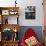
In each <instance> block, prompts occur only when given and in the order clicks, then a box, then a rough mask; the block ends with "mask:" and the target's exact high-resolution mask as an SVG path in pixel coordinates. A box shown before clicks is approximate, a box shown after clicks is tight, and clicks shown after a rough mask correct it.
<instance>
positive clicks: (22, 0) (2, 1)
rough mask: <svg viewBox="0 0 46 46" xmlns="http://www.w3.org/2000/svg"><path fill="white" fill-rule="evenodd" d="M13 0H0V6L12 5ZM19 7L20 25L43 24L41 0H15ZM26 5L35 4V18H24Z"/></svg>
mask: <svg viewBox="0 0 46 46" xmlns="http://www.w3.org/2000/svg"><path fill="white" fill-rule="evenodd" d="M14 1H15V0H0V6H2V7H4V6H14V5H15V3H14ZM17 3H18V5H17V6H19V7H20V10H19V15H20V16H19V24H20V25H21V26H43V6H42V0H17ZM26 6H36V19H35V20H31V19H30V20H26V19H25V7H26Z"/></svg>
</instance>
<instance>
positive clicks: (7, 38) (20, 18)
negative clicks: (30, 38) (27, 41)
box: [0, 0, 46, 46]
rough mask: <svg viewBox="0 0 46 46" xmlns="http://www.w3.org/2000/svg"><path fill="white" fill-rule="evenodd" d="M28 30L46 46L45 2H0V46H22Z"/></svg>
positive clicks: (40, 0)
mask: <svg viewBox="0 0 46 46" xmlns="http://www.w3.org/2000/svg"><path fill="white" fill-rule="evenodd" d="M28 28H31V29H33V31H34V32H35V33H36V34H37V38H38V40H39V42H40V43H41V46H46V0H44V1H43V0H21V1H20V0H9V1H8V0H0V46H23V45H21V42H22V39H23V37H24V34H25V32H26V31H27V29H28ZM36 46H37V45H36ZM39 46H40V45H39Z"/></svg>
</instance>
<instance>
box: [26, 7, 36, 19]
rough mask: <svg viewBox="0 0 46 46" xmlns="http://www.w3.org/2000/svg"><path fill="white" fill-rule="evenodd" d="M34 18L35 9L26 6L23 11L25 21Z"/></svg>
mask: <svg viewBox="0 0 46 46" xmlns="http://www.w3.org/2000/svg"><path fill="white" fill-rule="evenodd" d="M35 18H36V7H35V6H27V7H26V9H25V19H35Z"/></svg>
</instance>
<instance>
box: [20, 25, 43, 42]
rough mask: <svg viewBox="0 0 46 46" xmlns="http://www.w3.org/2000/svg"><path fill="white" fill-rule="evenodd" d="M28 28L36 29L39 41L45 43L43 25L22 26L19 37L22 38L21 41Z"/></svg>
mask: <svg viewBox="0 0 46 46" xmlns="http://www.w3.org/2000/svg"><path fill="white" fill-rule="evenodd" d="M28 28H32V29H33V30H34V32H36V34H37V37H38V39H39V41H40V42H41V43H43V30H42V26H21V27H20V32H19V39H20V41H21V40H22V38H23V36H24V33H25V31H26V30H27V29H28Z"/></svg>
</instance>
